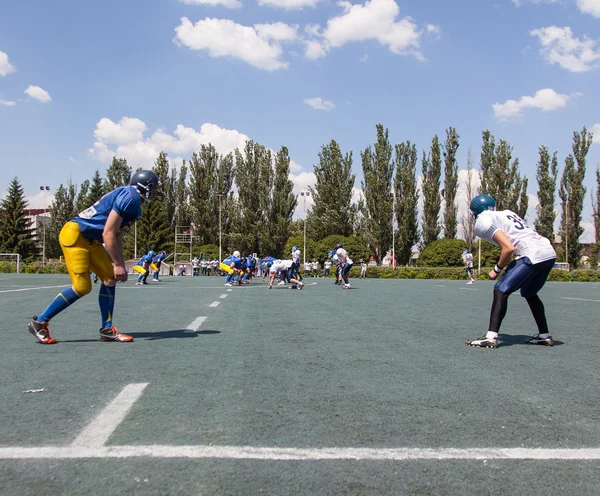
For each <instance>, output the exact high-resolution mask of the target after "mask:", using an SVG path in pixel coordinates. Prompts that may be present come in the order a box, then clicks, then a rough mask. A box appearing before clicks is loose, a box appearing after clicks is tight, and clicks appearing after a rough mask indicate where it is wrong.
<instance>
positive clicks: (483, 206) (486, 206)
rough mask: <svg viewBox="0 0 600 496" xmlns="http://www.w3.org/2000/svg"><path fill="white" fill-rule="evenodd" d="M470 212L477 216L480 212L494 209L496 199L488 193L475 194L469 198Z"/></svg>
mask: <svg viewBox="0 0 600 496" xmlns="http://www.w3.org/2000/svg"><path fill="white" fill-rule="evenodd" d="M470 209H471V213H472V214H473V215H474V216H475V217H477V216H478V215H479V214H480V213H481V212H485V211H486V210H495V209H496V200H494V199H493V198H492V197H491V196H490V195H477V196H476V197H475V198H473V199H472V200H471V205H470Z"/></svg>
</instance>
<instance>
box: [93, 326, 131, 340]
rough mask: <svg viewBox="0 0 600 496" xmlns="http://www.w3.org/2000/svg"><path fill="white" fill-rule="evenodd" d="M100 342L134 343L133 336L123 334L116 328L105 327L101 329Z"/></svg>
mask: <svg viewBox="0 0 600 496" xmlns="http://www.w3.org/2000/svg"><path fill="white" fill-rule="evenodd" d="M100 341H105V342H106V341H117V342H119V343H130V342H132V341H133V336H129V335H128V334H121V333H120V332H119V329H117V328H116V327H115V326H110V327H105V328H104V329H100Z"/></svg>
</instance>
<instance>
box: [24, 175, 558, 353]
mask: <svg viewBox="0 0 600 496" xmlns="http://www.w3.org/2000/svg"><path fill="white" fill-rule="evenodd" d="M160 197H162V188H161V184H160V182H159V179H158V176H157V175H156V174H155V173H154V172H152V171H149V170H141V171H138V172H136V173H135V174H133V176H132V177H131V181H130V184H129V185H128V186H121V187H118V188H116V189H115V190H113V191H111V192H109V193H107V194H106V195H104V196H103V197H102V198H101V199H100V200H99V201H97V202H96V203H95V204H94V205H92V206H90V207H89V208H87V209H85V210H83V211H82V212H81V213H79V214H78V215H77V216H75V218H73V219H72V220H70V221H69V222H67V223H66V224H65V225H64V226H63V228H62V230H61V232H60V235H59V243H60V245H61V248H62V251H63V254H64V258H65V263H66V267H67V271H68V273H69V276H70V278H71V286H69V287H68V288H65V289H63V290H62V291H61V292H60V293H59V294H58V295H57V296H56V297H55V298H54V300H52V301H51V302H50V304H49V305H48V307H47V308H46V309H45V310H44V311H43V312H41V313H39V314H37V315H35V316H34V317H33V319H32V320H31V321H30V322H29V323H28V324H27V329H28V330H29V332H30V333H31V334H32V335H33V336H34V337H35V338H36V340H37V341H38V342H40V343H42V344H54V343H56V339H55V338H54V337H52V335H51V332H50V327H49V322H50V320H51V319H52V318H53V317H55V316H56V315H57V314H58V313H60V312H62V311H63V310H65V309H66V308H67V307H69V306H70V305H71V304H73V303H74V302H75V301H77V300H79V299H80V298H82V297H83V296H85V295H86V294H88V293H90V291H91V290H92V281H91V274H92V272H93V273H94V274H96V276H97V277H98V278H99V279H100V280H101V285H100V291H99V294H98V303H99V306H100V315H101V327H100V331H99V337H100V341H104V342H107V341H112V342H131V341H133V337H132V336H130V335H127V334H123V333H121V332H120V331H119V330H118V329H117V327H116V326H115V325H114V324H113V309H114V304H115V292H116V284H117V282H118V281H121V282H124V281H127V269H126V267H125V260H124V256H123V235H124V229H125V228H128V227H130V226H131V225H133V224H134V223H135V222H136V221H137V220H139V218H140V217H141V215H142V204H144V203H148V202H150V201H152V200H154V199H156V198H160ZM495 208H496V202H495V201H494V199H493V198H492V197H491V196H489V195H478V196H476V197H475V198H473V200H472V201H471V205H470V210H471V212H472V214H473V216H474V218H475V234H476V235H477V236H478V237H480V238H481V239H484V240H486V241H489V242H491V243H493V244H494V245H496V246H498V247H500V248H501V254H500V258H499V260H498V262H497V264H496V265H495V267H494V268H493V270H491V271H490V272H489V278H490V279H491V280H496V279H498V281H497V282H496V284H495V286H494V292H493V300H492V308H491V312H490V322H489V327H488V332H487V333H486V334H485V335H484V336H482V337H480V338H477V339H472V340H469V341H466V344H467V345H469V346H474V347H481V348H496V347H497V346H498V342H499V340H498V333H499V331H500V325H501V324H502V320H503V319H504V316H505V315H506V311H507V307H508V297H509V296H510V295H511V294H512V293H513V292H515V291H517V290H520V291H521V296H522V297H524V298H525V300H526V301H527V303H528V305H529V308H530V309H531V313H532V315H533V317H534V319H535V322H536V324H537V327H538V333H537V334H536V335H534V336H533V337H531V338H529V339H528V340H527V341H526V342H527V343H529V344H540V345H545V346H552V345H553V344H554V341H553V338H552V336H551V335H550V333H549V330H548V323H547V321H546V314H545V309H544V305H543V303H542V301H541V300H540V298H539V296H538V292H539V291H540V290H541V289H542V287H543V286H544V284H545V282H546V280H547V278H548V275H549V273H550V270H551V269H552V267H553V266H554V264H555V262H556V253H555V251H554V249H553V247H552V244H551V243H550V241H549V240H548V239H546V238H544V237H542V236H540V235H539V234H538V233H537V232H535V231H534V230H533V229H531V228H530V227H529V226H528V225H527V224H526V223H525V221H524V220H523V219H521V218H520V217H519V216H518V215H517V214H516V213H514V212H512V211H510V210H504V211H501V212H497V211H495ZM163 253H164V252H163ZM163 253H161V254H159V255H158V256H160V255H163ZM300 255H301V254H300V250H298V247H297V246H294V249H293V250H292V256H291V260H276V261H275V262H273V263H272V264H271V266H270V267H269V270H270V274H271V278H270V280H269V282H270V284H269V288H271V287H272V284H273V282H274V279H275V276H276V274H277V273H280V274H282V273H283V272H284V271H285V274H286V276H287V280H288V281H289V282H290V283H291V284H292V286H291V287H297V288H298V289H302V287H303V286H304V283H303V282H302V281H301V280H300V279H296V277H295V276H296V274H297V273H298V271H299V269H300ZM155 257H157V255H156V254H155V253H154V252H149V253H148V254H147V255H146V256H145V261H144V262H143V263H142V269H143V268H144V265H145V266H146V268H145V270H144V274H140V277H141V279H140V278H138V283H140V282H141V284H144V282H145V278H147V277H148V274H149V270H148V269H149V267H151V266H152V264H153V263H154V264H155V265H156V266H157V264H156V261H155ZM329 257H330V258H331V260H332V261H333V263H335V264H336V271H339V272H337V273H338V276H337V277H336V282H338V281H340V280H341V281H340V282H338V284H341V285H342V287H343V288H344V289H348V288H350V283H349V281H348V273H349V272H350V269H351V268H352V265H353V262H352V259H350V257H349V256H348V253H347V252H346V250H344V249H343V247H342V246H341V245H339V244H338V245H337V246H336V247H335V250H332V251H330V252H329ZM513 257H514V260H513ZM163 259H164V256H163V258H162V259H159V260H158V262H159V263H161V262H162V260H163ZM220 267H221V268H227V269H228V270H227V272H229V273H228V276H227V281H226V283H225V285H226V286H230V285H232V280H233V278H234V275H235V274H237V275H238V276H239V275H240V274H241V272H242V259H241V257H240V253H239V252H238V251H235V252H234V253H233V255H232V256H231V257H228V258H226V259H225V260H224V261H223V263H222V264H221V265H220ZM157 272H158V271H155V273H156V277H157V278H158V274H157ZM243 277H245V276H242V280H243Z"/></svg>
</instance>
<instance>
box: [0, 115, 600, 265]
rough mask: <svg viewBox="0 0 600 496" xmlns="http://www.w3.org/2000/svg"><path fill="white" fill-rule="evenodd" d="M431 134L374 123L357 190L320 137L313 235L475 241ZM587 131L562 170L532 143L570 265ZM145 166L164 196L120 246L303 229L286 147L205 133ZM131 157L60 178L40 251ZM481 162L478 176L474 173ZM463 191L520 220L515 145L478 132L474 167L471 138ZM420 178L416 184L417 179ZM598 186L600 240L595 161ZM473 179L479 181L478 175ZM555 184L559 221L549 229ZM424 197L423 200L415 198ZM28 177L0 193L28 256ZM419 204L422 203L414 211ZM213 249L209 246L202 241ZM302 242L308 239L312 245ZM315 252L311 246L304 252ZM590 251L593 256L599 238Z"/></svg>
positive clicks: (118, 182) (451, 163)
mask: <svg viewBox="0 0 600 496" xmlns="http://www.w3.org/2000/svg"><path fill="white" fill-rule="evenodd" d="M442 139H443V141H442V140H440V137H439V136H437V135H435V136H434V137H433V138H432V140H431V144H430V146H429V148H428V149H427V150H421V151H420V154H419V151H418V150H417V146H416V144H414V143H411V142H410V141H406V142H402V143H399V144H392V143H391V142H390V140H389V130H388V129H387V128H385V127H384V126H383V125H382V124H378V125H377V126H376V138H375V141H374V143H373V144H372V145H369V146H367V147H366V148H365V149H364V150H362V151H360V161H361V167H362V173H363V174H362V175H363V179H362V180H361V183H360V186H361V189H362V193H361V195H360V197H359V199H358V201H357V202H354V201H353V194H354V191H355V184H356V175H355V174H354V173H353V172H352V166H353V154H352V151H348V152H344V151H343V150H341V148H340V146H339V144H338V143H337V142H336V141H335V140H333V139H332V140H331V141H330V142H329V143H327V144H324V145H322V146H321V149H320V151H319V152H318V161H317V163H316V164H315V165H314V166H313V169H314V174H315V177H316V181H315V184H314V185H313V186H311V187H309V188H308V191H309V193H310V196H311V197H312V201H313V207H312V209H311V210H310V211H309V212H308V214H307V218H306V221H305V222H306V232H307V238H308V239H309V241H310V242H309V243H308V245H307V246H311V243H319V242H320V241H322V240H324V239H326V238H330V237H331V236H333V237H335V236H339V237H340V238H342V237H343V238H344V239H346V240H347V242H351V243H352V244H353V245H354V246H361V247H363V248H364V250H361V252H362V253H369V254H370V255H371V256H372V257H373V258H374V259H375V261H376V262H377V263H378V264H380V263H381V262H382V260H383V258H384V257H385V256H386V254H387V253H388V252H390V250H393V252H394V253H395V255H396V259H397V263H398V264H399V265H406V264H408V263H409V261H410V258H411V255H412V249H413V247H414V246H415V245H417V246H418V247H419V248H420V250H423V249H425V248H426V247H427V246H428V245H430V244H431V243H432V242H434V241H436V240H437V239H439V238H445V239H455V238H457V237H461V238H463V239H464V240H465V241H466V242H467V245H468V246H469V247H472V246H473V244H474V241H475V238H474V232H473V219H472V217H471V216H470V215H461V214H460V213H459V207H460V206H459V205H458V203H457V190H458V184H459V181H458V162H457V159H456V156H457V151H458V148H459V146H460V136H459V135H458V133H457V131H456V129H454V128H452V127H449V128H448V129H447V130H446V132H445V137H443V138H442ZM592 139H593V136H592V134H591V133H589V132H588V130H587V129H586V128H585V127H584V128H583V129H582V131H580V132H579V131H576V132H574V133H573V137H572V153H570V154H568V156H567V157H566V158H565V160H564V167H563V170H562V175H561V177H560V179H559V166H558V163H559V161H558V156H557V152H551V151H550V150H549V149H548V147H547V146H545V145H542V146H540V147H539V150H538V153H539V159H538V163H537V171H536V180H537V184H538V190H537V196H538V199H539V205H538V207H537V218H536V219H535V221H534V226H535V228H536V230H537V231H538V232H539V233H540V234H541V235H543V236H546V237H548V238H549V239H551V240H552V241H554V239H555V234H558V235H560V236H561V243H560V245H559V246H558V249H559V252H561V250H562V252H561V254H560V256H561V257H564V258H565V259H568V261H569V263H570V264H571V266H573V267H577V265H578V264H579V261H580V258H581V250H582V245H581V244H580V243H579V237H580V236H581V234H582V233H583V228H582V227H581V220H582V211H583V208H584V199H585V196H586V188H585V187H584V185H583V182H584V178H585V172H586V156H587V153H588V151H589V147H590V146H591V144H592ZM152 170H154V172H156V174H157V175H158V177H159V179H160V180H161V182H162V184H163V189H164V193H165V195H164V198H163V199H161V200H157V201H154V202H151V203H150V204H149V205H147V206H145V207H144V209H143V213H142V219H141V220H140V221H139V222H138V223H137V228H136V229H135V234H134V232H133V230H132V229H130V230H129V232H128V233H127V234H126V235H125V252H126V256H127V257H132V256H133V253H134V244H135V243H137V249H138V253H142V252H145V251H147V250H149V249H166V250H168V251H172V250H173V249H174V239H175V231H176V229H180V230H181V229H183V228H188V229H189V231H190V234H192V235H193V237H194V245H196V246H206V247H213V248H214V247H215V246H216V245H218V243H219V238H220V237H221V239H222V244H223V249H224V250H225V252H226V253H227V252H231V251H233V250H236V249H237V250H240V252H242V253H259V254H261V255H272V256H275V257H282V256H284V252H285V249H286V243H287V242H288V240H289V239H290V238H291V237H293V236H299V235H301V234H303V229H304V221H294V219H293V215H294V211H295V209H296V207H297V205H298V198H297V197H296V195H294V193H293V183H292V181H291V180H290V178H289V176H290V156H289V152H288V149H287V148H286V147H285V146H282V147H281V148H280V149H279V150H278V151H277V152H273V151H271V150H270V149H268V148H266V147H265V146H263V145H261V144H259V143H257V142H255V141H252V140H249V141H247V142H246V144H245V146H244V148H243V150H240V149H236V150H235V151H234V152H233V153H228V154H220V153H218V152H217V150H216V149H215V147H214V146H213V145H212V144H208V145H202V146H201V147H200V150H198V151H197V152H195V153H193V154H192V156H191V158H190V159H189V160H185V161H184V162H183V164H182V165H181V166H180V167H179V168H178V169H177V168H175V167H172V166H170V165H169V161H168V158H167V155H166V154H165V153H163V152H161V153H160V154H159V155H158V157H157V158H156V160H155V162H154V166H153V167H152ZM132 172H133V169H132V167H131V166H130V165H129V164H128V163H127V160H126V159H124V158H117V157H114V158H113V160H112V163H111V164H110V166H109V167H108V168H107V169H106V171H105V173H104V175H102V174H101V173H100V171H99V170H96V171H95V173H94V175H93V177H92V178H91V179H90V180H85V181H83V182H82V183H81V184H80V185H79V186H77V185H75V184H73V183H72V182H70V181H69V182H67V183H66V184H61V185H60V186H59V187H58V189H57V190H56V192H55V196H54V201H53V202H52V206H51V219H50V224H49V225H48V227H47V228H46V233H45V238H46V256H47V257H50V258H57V257H59V256H60V254H61V251H60V246H59V244H58V233H59V232H60V229H61V228H62V226H63V224H64V223H65V222H67V221H68V220H70V219H72V218H73V217H74V216H75V215H77V213H78V212H80V211H82V210H83V209H85V208H86V207H88V206H90V205H92V204H93V203H95V202H96V201H98V200H99V199H100V198H101V197H102V195H104V194H105V193H107V192H109V191H112V190H113V189H115V188H116V187H118V186H122V185H126V184H128V183H129V180H130V178H131V174H132ZM475 173H478V176H479V181H476V180H475V179H476V176H475ZM466 174H467V175H466V188H467V194H466V201H467V202H470V200H471V198H473V197H474V196H475V195H477V194H479V193H485V194H490V195H491V196H493V197H494V198H495V199H496V202H497V209H499V210H502V209H511V210H514V211H515V212H516V213H517V214H518V215H519V216H520V217H521V218H523V219H525V220H527V219H526V216H527V209H528V206H529V205H528V196H527V188H528V182H529V181H528V178H527V177H526V176H524V175H521V173H520V171H519V159H518V157H514V150H513V147H512V146H511V145H510V143H508V142H507V141H505V140H503V139H496V138H495V137H494V136H493V135H492V134H491V133H490V132H489V131H487V130H486V131H483V132H482V143H481V154H480V158H479V168H478V169H476V168H475V167H474V165H473V157H472V153H471V150H470V149H469V153H468V158H467V164H466ZM419 179H420V180H421V185H420V187H419ZM596 181H597V188H596V191H594V192H592V194H591V198H592V207H593V219H594V225H595V236H596V243H598V239H599V228H600V213H599V207H598V197H599V195H600V170H598V169H597V170H596ZM479 183H480V185H479ZM557 195H558V199H559V208H558V214H559V215H560V216H561V217H560V224H559V228H558V231H557V232H556V233H555V231H554V224H555V221H556V217H557V210H556V209H555V205H556V203H557V202H556V197H557ZM421 200H422V208H421V209H419V202H420V201H421ZM27 208H28V206H27V201H26V198H25V195H24V192H23V188H22V186H21V184H20V182H19V180H18V178H16V177H15V178H14V179H13V180H12V181H11V184H10V186H9V189H8V193H7V194H6V196H5V198H4V199H3V200H2V202H1V204H0V249H1V250H2V252H5V253H6V252H10V253H20V254H21V255H22V256H23V257H24V258H25V259H35V258H36V257H39V256H40V248H39V239H37V238H38V237H39V235H36V233H35V231H34V229H33V227H32V221H31V219H29V218H27V216H26V210H27ZM419 211H420V213H419ZM207 249H208V248H207ZM307 251H308V249H307ZM307 257H308V258H316V257H317V254H316V253H315V254H310V253H308V254H307ZM593 258H594V259H596V251H595V249H594V253H593Z"/></svg>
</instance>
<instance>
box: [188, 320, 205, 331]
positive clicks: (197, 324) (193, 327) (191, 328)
mask: <svg viewBox="0 0 600 496" xmlns="http://www.w3.org/2000/svg"><path fill="white" fill-rule="evenodd" d="M205 320H206V317H198V318H197V319H196V320H194V322H192V323H191V324H190V325H189V326H187V327H186V328H185V332H196V331H197V330H198V329H200V326H201V325H202V324H203V322H204V321H205Z"/></svg>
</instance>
